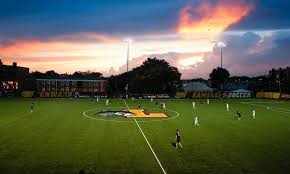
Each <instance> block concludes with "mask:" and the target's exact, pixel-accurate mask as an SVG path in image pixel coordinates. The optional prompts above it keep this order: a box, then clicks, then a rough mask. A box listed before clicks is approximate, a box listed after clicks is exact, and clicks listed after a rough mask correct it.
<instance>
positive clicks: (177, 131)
mask: <svg viewBox="0 0 290 174" xmlns="http://www.w3.org/2000/svg"><path fill="white" fill-rule="evenodd" d="M177 145H179V146H180V147H181V149H182V148H183V147H182V144H181V140H180V133H179V130H178V129H177V130H176V143H175V147H176V148H177Z"/></svg>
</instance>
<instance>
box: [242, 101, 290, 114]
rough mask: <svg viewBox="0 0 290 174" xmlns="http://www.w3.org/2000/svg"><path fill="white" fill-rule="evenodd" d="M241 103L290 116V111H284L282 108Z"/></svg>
mask: <svg viewBox="0 0 290 174" xmlns="http://www.w3.org/2000/svg"><path fill="white" fill-rule="evenodd" d="M241 103H242V104H247V105H252V106H260V107H264V108H269V110H271V111H276V112H281V113H286V114H290V110H288V109H284V108H276V107H272V106H266V105H261V104H253V103H247V102H241Z"/></svg>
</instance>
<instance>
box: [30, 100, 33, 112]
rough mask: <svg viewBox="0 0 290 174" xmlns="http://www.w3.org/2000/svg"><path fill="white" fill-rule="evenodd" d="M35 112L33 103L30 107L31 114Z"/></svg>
mask: <svg viewBox="0 0 290 174" xmlns="http://www.w3.org/2000/svg"><path fill="white" fill-rule="evenodd" d="M33 111H34V103H33V102H32V103H31V105H30V112H33Z"/></svg>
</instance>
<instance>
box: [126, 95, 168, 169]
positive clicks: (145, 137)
mask: <svg viewBox="0 0 290 174" xmlns="http://www.w3.org/2000/svg"><path fill="white" fill-rule="evenodd" d="M123 101H124V103H125V105H126V106H127V108H128V109H129V106H128V105H127V103H126V101H125V100H124V99H123ZM134 121H135V123H136V125H137V126H138V128H139V130H140V132H141V133H142V135H143V137H144V139H145V141H146V142H147V145H148V146H149V148H150V150H151V152H152V153H153V155H154V157H155V159H156V161H157V162H158V164H159V166H160V168H161V170H162V172H163V174H166V172H165V170H164V168H163V166H162V164H161V163H160V161H159V159H158V157H157V155H156V154H155V152H154V150H153V148H152V147H151V145H150V143H149V141H148V140H147V138H146V136H145V134H144V132H143V130H142V129H141V127H140V125H139V123H138V122H137V120H136V119H135V118H134Z"/></svg>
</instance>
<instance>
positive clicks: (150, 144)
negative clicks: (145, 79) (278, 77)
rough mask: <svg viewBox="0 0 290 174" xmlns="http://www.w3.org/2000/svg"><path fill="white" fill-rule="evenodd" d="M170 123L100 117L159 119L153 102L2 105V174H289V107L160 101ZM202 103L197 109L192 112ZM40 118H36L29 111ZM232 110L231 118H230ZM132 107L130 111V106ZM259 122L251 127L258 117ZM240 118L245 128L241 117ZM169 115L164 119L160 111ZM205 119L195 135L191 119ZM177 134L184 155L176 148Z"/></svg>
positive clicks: (257, 102)
mask: <svg viewBox="0 0 290 174" xmlns="http://www.w3.org/2000/svg"><path fill="white" fill-rule="evenodd" d="M158 101H159V102H165V103H166V108H167V110H166V111H164V112H165V113H166V114H168V115H170V117H168V118H136V119H134V118H112V117H104V116H96V114H95V113H96V112H98V111H102V110H118V109H127V107H129V108H137V106H138V105H139V103H140V104H141V106H142V107H144V108H146V109H147V110H148V111H151V112H161V111H162V110H161V109H160V108H159V106H156V104H155V102H153V103H151V102H150V101H147V100H134V101H132V100H126V101H124V100H112V103H111V105H110V106H106V105H105V100H100V102H96V101H91V100H86V99H0V132H1V133H0V134H1V136H0V173H5V174H7V173H15V174H16V173H17V174H19V173H22V174H23V173H29V174H31V173H42V174H44V173H78V172H79V171H80V170H81V169H84V170H85V172H86V173H117V174H127V173H128V174H131V173H138V174H140V173H146V174H158V173H160V174H161V173H167V174H175V173H178V174H181V173H188V174H191V173H228V174H233V173H235V174H238V173H255V174H256V173H287V172H289V171H290V103H289V102H277V101H273V100H210V104H209V105H208V104H206V100H158ZM192 101H195V102H196V109H195V110H193V108H192ZM32 102H34V103H35V107H34V112H33V113H31V112H30V105H31V103H32ZM226 103H229V105H230V111H229V112H227V111H226ZM127 105H128V106H127ZM253 108H255V110H256V118H255V119H252V118H251V115H252V109H253ZM237 111H239V112H241V114H242V118H241V120H239V121H238V120H236V119H235V113H236V112H237ZM162 112H163V111H162ZM194 115H197V116H198V118H199V124H200V126H199V127H194V125H193V118H194ZM176 129H179V131H180V134H181V142H182V145H183V149H180V148H177V149H176V148H175V144H174V143H175V131H176Z"/></svg>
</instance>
